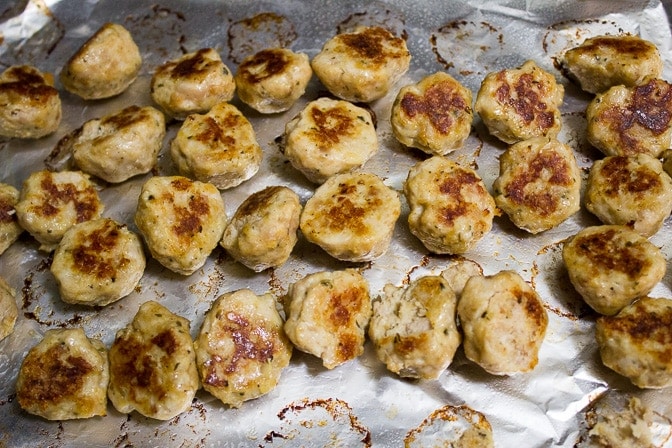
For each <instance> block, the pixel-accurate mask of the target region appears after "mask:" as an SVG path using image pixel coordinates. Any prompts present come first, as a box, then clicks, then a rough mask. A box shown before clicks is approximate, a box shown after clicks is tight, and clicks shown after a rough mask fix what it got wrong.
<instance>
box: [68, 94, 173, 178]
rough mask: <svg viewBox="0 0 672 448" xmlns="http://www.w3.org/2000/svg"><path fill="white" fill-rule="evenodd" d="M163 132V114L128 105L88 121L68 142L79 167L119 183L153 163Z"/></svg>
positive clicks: (146, 169)
mask: <svg viewBox="0 0 672 448" xmlns="http://www.w3.org/2000/svg"><path fill="white" fill-rule="evenodd" d="M165 135H166V121H165V118H164V116H163V113H161V112H160V111H158V110H157V109H155V108H153V107H151V106H145V107H138V106H130V107H127V108H125V109H123V110H121V111H119V112H115V113H112V114H109V115H106V116H105V117H103V118H100V119H98V118H97V119H93V120H89V121H87V122H86V123H84V125H83V126H82V127H81V128H80V129H78V130H77V131H75V132H74V134H73V136H72V138H71V140H70V141H69V142H68V143H67V144H71V145H72V156H73V158H74V160H75V163H76V164H77V166H78V167H79V169H81V170H82V171H84V172H85V173H88V174H91V175H92V176H97V177H99V178H101V179H103V180H105V181H107V182H110V183H119V182H123V181H125V180H127V179H130V178H131V177H133V176H137V175H138V174H145V173H148V172H149V171H150V170H151V169H152V168H153V167H154V165H156V162H157V156H158V154H159V151H160V150H161V146H162V145H163V137H164V136H165ZM66 138H68V137H66Z"/></svg>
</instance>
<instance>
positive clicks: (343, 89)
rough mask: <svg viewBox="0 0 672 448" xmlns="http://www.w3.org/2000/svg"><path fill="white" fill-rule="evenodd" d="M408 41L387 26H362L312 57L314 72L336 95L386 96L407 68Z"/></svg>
mask: <svg viewBox="0 0 672 448" xmlns="http://www.w3.org/2000/svg"><path fill="white" fill-rule="evenodd" d="M410 63H411V53H410V52H409V51H408V48H407V47H406V41H405V40H404V39H402V38H399V37H396V36H395V35H394V34H392V33H390V32H389V31H388V30H386V29H385V28H381V27H377V26H373V27H359V28H357V29H355V30H354V31H352V32H349V33H341V34H337V35H336V36H334V37H332V38H331V39H329V40H328V41H327V42H325V44H324V46H323V47H322V49H321V50H320V52H319V53H318V54H317V55H315V57H314V58H313V60H312V61H311V66H312V68H313V72H315V75H317V77H318V78H319V79H320V81H321V82H322V84H324V86H325V87H326V88H327V89H328V90H329V91H330V92H331V93H332V94H334V95H335V96H337V97H339V98H341V99H344V100H347V101H352V102H363V103H368V102H371V101H374V100H377V99H379V98H382V97H383V96H385V95H386V94H387V93H388V92H389V91H390V89H391V88H392V86H394V84H395V83H396V82H397V81H398V80H399V79H400V78H401V77H402V76H403V75H404V74H405V73H406V72H407V71H408V68H409V66H410Z"/></svg>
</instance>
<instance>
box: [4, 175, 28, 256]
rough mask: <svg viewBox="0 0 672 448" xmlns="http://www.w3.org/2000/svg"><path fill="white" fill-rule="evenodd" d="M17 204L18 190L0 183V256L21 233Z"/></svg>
mask: <svg viewBox="0 0 672 448" xmlns="http://www.w3.org/2000/svg"><path fill="white" fill-rule="evenodd" d="M17 202H19V190H17V189H16V188H14V187H12V186H11V185H8V184H3V183H0V255H2V253H3V252H4V251H6V250H7V248H9V246H11V245H12V244H13V243H14V241H16V240H17V239H18V238H19V236H21V234H22V233H23V228H22V227H21V226H20V225H19V220H18V218H17V216H16V209H15V207H16V203H17Z"/></svg>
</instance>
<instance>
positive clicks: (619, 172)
mask: <svg viewBox="0 0 672 448" xmlns="http://www.w3.org/2000/svg"><path fill="white" fill-rule="evenodd" d="M587 184H588V185H587V187H586V193H585V205H586V209H588V211H590V212H591V213H593V214H594V215H595V216H597V217H598V218H599V219H600V221H602V223H603V224H616V225H625V226H628V227H631V228H632V229H634V230H635V231H636V232H637V233H640V234H641V235H644V236H647V237H648V236H651V235H653V234H655V233H656V232H658V230H660V228H661V227H662V225H663V221H665V219H666V218H667V217H668V216H669V215H670V212H671V211H672V178H670V176H669V175H668V174H667V173H665V171H664V170H663V165H662V163H661V162H660V161H659V160H658V159H655V158H653V157H651V156H649V155H646V154H637V155H634V156H629V157H628V156H608V157H605V158H604V159H602V160H598V161H596V162H595V163H593V166H592V167H591V169H590V174H589V175H588V181H587Z"/></svg>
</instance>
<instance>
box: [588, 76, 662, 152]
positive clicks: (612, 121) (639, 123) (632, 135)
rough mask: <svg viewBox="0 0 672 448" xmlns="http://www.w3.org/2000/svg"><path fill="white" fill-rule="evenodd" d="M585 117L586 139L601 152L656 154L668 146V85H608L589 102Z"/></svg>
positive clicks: (653, 81)
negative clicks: (586, 124) (586, 125)
mask: <svg viewBox="0 0 672 448" xmlns="http://www.w3.org/2000/svg"><path fill="white" fill-rule="evenodd" d="M586 120H587V121H588V128H587V131H586V132H587V134H586V137H587V138H588V141H589V142H590V143H591V144H592V145H593V146H595V147H596V148H597V149H599V150H600V151H602V152H603V153H604V154H606V155H608V156H630V155H634V154H648V155H650V156H653V157H659V156H660V155H661V154H662V153H663V151H665V150H666V149H670V147H672V84H670V83H668V82H666V81H663V80H662V79H652V80H650V81H649V82H647V83H646V84H643V85H640V86H635V87H625V86H615V87H612V88H611V89H609V90H607V91H606V92H604V93H600V94H598V95H597V96H596V97H595V98H594V99H593V100H592V101H591V102H590V104H589V105H588V108H587V109H586Z"/></svg>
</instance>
